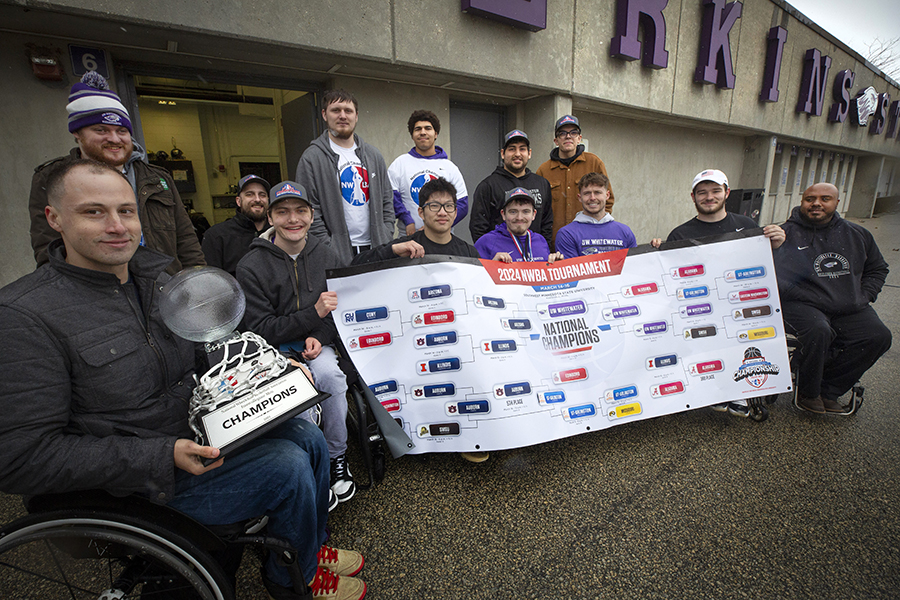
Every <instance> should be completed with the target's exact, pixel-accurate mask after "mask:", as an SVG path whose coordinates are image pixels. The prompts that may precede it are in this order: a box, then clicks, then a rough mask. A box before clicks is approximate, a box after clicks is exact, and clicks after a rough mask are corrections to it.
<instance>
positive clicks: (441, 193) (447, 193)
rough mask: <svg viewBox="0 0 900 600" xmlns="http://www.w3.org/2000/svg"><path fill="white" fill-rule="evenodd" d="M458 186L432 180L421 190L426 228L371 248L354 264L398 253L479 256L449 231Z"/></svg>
mask: <svg viewBox="0 0 900 600" xmlns="http://www.w3.org/2000/svg"><path fill="white" fill-rule="evenodd" d="M456 210H457V209H456V188H455V187H454V186H453V184H452V183H450V182H449V181H447V180H446V179H443V178H440V177H439V178H438V179H432V180H431V181H429V182H428V183H426V184H425V185H423V186H422V189H421V190H419V210H418V213H419V218H420V219H422V223H423V227H422V229H419V230H418V231H416V232H415V233H413V234H412V235H407V236H405V237H401V238H398V239H396V240H394V241H392V242H389V243H387V244H384V245H382V246H379V247H377V248H372V249H371V250H369V251H368V252H363V253H362V254H360V255H359V256H357V257H356V258H354V259H353V264H354V265H361V264H366V263H373V262H380V261H383V260H390V259H392V258H396V257H398V256H405V257H407V258H422V257H423V256H425V255H426V254H445V255H449V256H467V257H470V258H478V257H479V255H478V250H476V249H475V247H474V246H472V245H471V244H469V243H468V242H466V241H465V240H462V239H460V238H458V237H456V236H455V235H453V233H452V232H451V231H450V230H451V228H452V227H453V217H454V215H455V214H456Z"/></svg>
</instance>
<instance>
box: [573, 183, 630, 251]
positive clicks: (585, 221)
mask: <svg viewBox="0 0 900 600" xmlns="http://www.w3.org/2000/svg"><path fill="white" fill-rule="evenodd" d="M608 199H609V179H607V177H606V175H603V174H602V173H588V174H587V175H585V176H584V177H582V178H581V179H579V180H578V200H579V202H580V203H581V206H582V210H581V211H579V212H578V214H576V215H575V219H574V220H573V221H572V222H571V223H569V224H568V225H566V226H565V227H563V228H562V229H560V230H559V233H557V234H556V249H557V250H559V251H560V252H562V254H563V256H565V257H566V258H575V257H576V256H586V255H588V254H599V253H601V252H612V251H613V250H622V249H623V248H634V247H635V246H637V240H635V238H634V233H632V231H631V228H629V227H628V226H627V225H623V224H622V223H619V222H617V221H616V220H615V219H613V217H612V215H610V214H607V212H606V209H605V207H606V202H607V200H608Z"/></svg>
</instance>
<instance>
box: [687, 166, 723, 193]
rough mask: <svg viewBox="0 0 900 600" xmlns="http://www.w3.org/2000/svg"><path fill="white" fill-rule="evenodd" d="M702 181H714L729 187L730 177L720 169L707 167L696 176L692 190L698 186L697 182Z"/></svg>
mask: <svg viewBox="0 0 900 600" xmlns="http://www.w3.org/2000/svg"><path fill="white" fill-rule="evenodd" d="M701 181H712V182H713V183H718V184H719V185H724V186H725V187H728V177H727V176H726V175H725V173H723V172H722V171H719V170H718V169H706V170H705V171H700V172H699V173H697V175H696V176H695V177H694V183H692V184H691V192H693V191H694V188H695V187H697V184H698V183H700V182H701Z"/></svg>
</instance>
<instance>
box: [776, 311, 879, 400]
mask: <svg viewBox="0 0 900 600" xmlns="http://www.w3.org/2000/svg"><path fill="white" fill-rule="evenodd" d="M781 309H782V314H783V316H784V324H785V327H786V329H787V331H788V333H793V334H794V335H796V336H797V338H798V339H799V340H800V345H801V347H800V349H799V350H797V351H796V352H797V353H799V355H798V356H795V357H794V361H795V364H797V365H798V366H799V373H798V381H797V387H798V388H799V392H800V394H802V395H804V396H807V397H810V398H815V397H816V396H819V395H821V396H822V397H823V398H828V399H830V400H837V399H838V398H839V397H840V396H842V395H844V394H845V393H847V392H848V391H849V390H850V388H851V387H853V384H855V383H856V382H857V381H859V379H860V377H862V375H863V373H865V372H866V371H868V370H869V367H871V366H872V365H874V364H875V362H876V361H877V360H878V359H879V358H880V357H881V355H882V354H884V353H885V352H887V351H888V348H890V347H891V331H890V329H888V328H887V327H885V325H884V323H882V322H881V319H879V318H878V315H877V314H876V313H875V310H874V309H873V308H872V307H871V306H866V307H865V308H864V309H862V310H861V311H859V312H855V313H851V314H848V315H827V314H825V313H823V312H822V311H820V310H818V309H816V308H813V307H812V306H810V305H808V304H803V303H802V302H784V303H782V305H781Z"/></svg>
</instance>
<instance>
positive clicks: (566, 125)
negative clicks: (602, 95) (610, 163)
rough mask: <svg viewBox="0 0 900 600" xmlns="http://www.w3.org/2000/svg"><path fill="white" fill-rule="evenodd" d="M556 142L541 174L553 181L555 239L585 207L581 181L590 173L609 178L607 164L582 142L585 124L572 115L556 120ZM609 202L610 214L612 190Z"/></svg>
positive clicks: (554, 139) (551, 185)
mask: <svg viewBox="0 0 900 600" xmlns="http://www.w3.org/2000/svg"><path fill="white" fill-rule="evenodd" d="M554 134H555V137H554V138H553V143H555V144H556V148H554V149H553V151H551V152H550V160H548V161H546V162H544V164H542V165H541V166H540V167H538V170H537V174H538V175H540V176H541V177H543V178H544V179H546V180H547V181H549V182H550V190H551V192H552V194H553V239H556V234H557V233H559V230H560V229H562V228H563V226H565V225H567V224H569V223H571V222H572V220H573V219H574V218H575V213H577V212H578V210H579V209H580V208H581V203H580V202H579V201H578V182H579V181H580V180H581V178H582V177H584V176H585V175H587V174H588V173H600V174H602V175H605V176H606V177H609V174H608V173H607V172H606V165H605V164H603V161H602V160H600V157H599V156H597V155H596V154H591V153H590V152H585V150H584V145H583V144H582V143H581V125H579V124H578V119H577V118H576V117H573V116H572V115H563V116H561V117H560V118H559V119H557V121H556V128H555V129H554ZM607 189H608V190H609V198H607V200H606V207H605V209H604V210H606V212H607V213H611V212H612V207H613V203H614V202H615V201H616V197H615V195H614V194H613V191H612V187H608V188H607Z"/></svg>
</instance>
